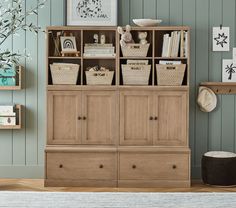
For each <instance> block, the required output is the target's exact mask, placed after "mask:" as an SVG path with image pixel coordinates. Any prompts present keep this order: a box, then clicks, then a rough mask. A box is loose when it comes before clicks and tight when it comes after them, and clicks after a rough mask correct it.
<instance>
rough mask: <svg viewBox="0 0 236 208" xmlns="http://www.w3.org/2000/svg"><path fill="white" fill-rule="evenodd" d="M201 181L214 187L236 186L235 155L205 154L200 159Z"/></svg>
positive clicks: (219, 152)
mask: <svg viewBox="0 0 236 208" xmlns="http://www.w3.org/2000/svg"><path fill="white" fill-rule="evenodd" d="M202 180H203V182H204V183H205V184H209V185H216V186H234V185H236V154H235V153H231V152H222V151H215V152H207V153H205V154H204V155H203V157H202Z"/></svg>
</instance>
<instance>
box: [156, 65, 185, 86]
mask: <svg viewBox="0 0 236 208" xmlns="http://www.w3.org/2000/svg"><path fill="white" fill-rule="evenodd" d="M185 69H186V64H179V65H161V64H157V65H156V70H157V84H158V85H161V86H180V85H182V83H183V79H184V73H185Z"/></svg>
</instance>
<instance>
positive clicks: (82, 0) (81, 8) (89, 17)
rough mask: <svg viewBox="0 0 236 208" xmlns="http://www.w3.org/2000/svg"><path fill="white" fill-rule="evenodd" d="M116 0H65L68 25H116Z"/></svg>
mask: <svg viewBox="0 0 236 208" xmlns="http://www.w3.org/2000/svg"><path fill="white" fill-rule="evenodd" d="M117 2H118V0H67V25H68V26H72V25H73V26H117V19H118V18H117V7H118V3H117Z"/></svg>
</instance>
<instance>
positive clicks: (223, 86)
mask: <svg viewBox="0 0 236 208" xmlns="http://www.w3.org/2000/svg"><path fill="white" fill-rule="evenodd" d="M200 86H204V87H208V88H210V89H211V90H212V91H213V92H214V93H215V94H220V95H231V94H236V82H202V83H201V84H200Z"/></svg>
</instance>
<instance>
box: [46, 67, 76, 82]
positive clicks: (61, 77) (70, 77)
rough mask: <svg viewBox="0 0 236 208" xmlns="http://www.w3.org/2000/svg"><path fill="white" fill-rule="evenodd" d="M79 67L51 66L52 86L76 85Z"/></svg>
mask: <svg viewBox="0 0 236 208" xmlns="http://www.w3.org/2000/svg"><path fill="white" fill-rule="evenodd" d="M79 68H80V65H78V64H51V65H50V69H51V74H52V83H53V84H54V85H76V83H77V79H78V73H79Z"/></svg>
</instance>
